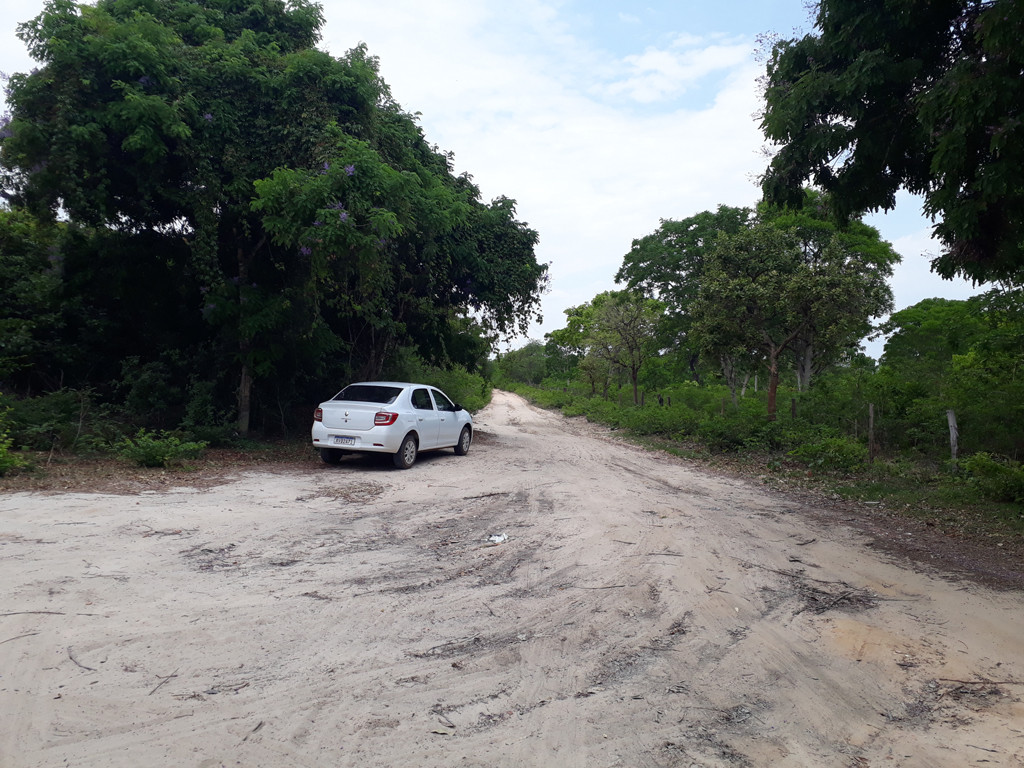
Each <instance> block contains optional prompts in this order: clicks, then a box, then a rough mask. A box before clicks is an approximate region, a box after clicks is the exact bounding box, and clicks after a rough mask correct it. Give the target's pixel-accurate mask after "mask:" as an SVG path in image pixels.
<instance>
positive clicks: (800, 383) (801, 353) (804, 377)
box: [796, 340, 814, 392]
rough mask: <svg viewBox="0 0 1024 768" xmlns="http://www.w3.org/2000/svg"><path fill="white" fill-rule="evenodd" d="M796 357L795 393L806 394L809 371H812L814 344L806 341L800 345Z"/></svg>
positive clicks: (808, 384) (808, 383)
mask: <svg viewBox="0 0 1024 768" xmlns="http://www.w3.org/2000/svg"><path fill="white" fill-rule="evenodd" d="M796 357H797V364H796V391H797V392H807V391H809V390H810V388H811V371H812V370H813V369H814V342H813V341H812V340H808V341H807V342H805V343H804V344H801V345H800V349H799V350H798V352H797V356H796Z"/></svg>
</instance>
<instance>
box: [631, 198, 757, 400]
mask: <svg viewBox="0 0 1024 768" xmlns="http://www.w3.org/2000/svg"><path fill="white" fill-rule="evenodd" d="M753 214H754V212H753V210H751V209H750V208H734V207H731V206H727V205H720V206H718V208H717V209H716V210H715V211H713V212H712V211H703V212H701V213H698V214H696V215H695V216H689V217H687V218H685V219H679V220H674V219H662V221H661V224H660V226H659V227H658V229H656V230H655V231H654V232H652V233H651V234H649V235H646V236H644V237H641V238H638V239H636V240H634V241H633V245H632V247H631V248H630V250H629V253H627V254H626V256H625V257H624V258H623V261H622V266H621V267H620V268H619V271H618V272H617V273H616V275H615V280H616V282H625V283H626V286H627V288H628V289H629V290H634V291H642V292H643V293H644V294H645V295H647V296H648V297H650V298H655V299H658V300H660V301H662V302H664V304H665V322H664V324H663V328H664V331H665V333H666V335H667V336H668V337H669V339H670V341H671V346H673V347H675V348H676V349H677V350H679V351H680V352H681V353H682V354H683V355H684V356H685V358H686V360H687V363H688V365H689V368H690V372H691V374H692V375H693V377H694V378H695V379H696V380H698V381H699V380H700V375H699V372H698V368H697V362H698V357H699V355H698V345H697V344H696V343H695V342H694V341H693V339H692V338H691V337H690V326H691V318H690V305H691V304H692V303H693V302H694V300H695V299H696V298H697V294H698V292H699V290H700V285H701V280H702V278H703V275H704V267H705V263H706V261H707V257H708V254H709V253H710V251H711V248H712V246H713V245H714V243H715V239H716V238H717V237H718V235H719V233H722V232H724V233H726V234H736V233H737V232H739V231H741V230H742V229H744V228H745V227H747V226H748V225H749V224H750V222H751V219H752V217H753Z"/></svg>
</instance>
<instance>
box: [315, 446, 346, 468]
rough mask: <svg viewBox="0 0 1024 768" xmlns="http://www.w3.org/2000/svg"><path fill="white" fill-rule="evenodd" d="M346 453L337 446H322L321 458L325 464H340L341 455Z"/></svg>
mask: <svg viewBox="0 0 1024 768" xmlns="http://www.w3.org/2000/svg"><path fill="white" fill-rule="evenodd" d="M344 455H345V452H344V451H339V450H338V449H337V448H321V449H320V458H321V459H322V460H323V462H324V464H340V463H341V457H342V456H344Z"/></svg>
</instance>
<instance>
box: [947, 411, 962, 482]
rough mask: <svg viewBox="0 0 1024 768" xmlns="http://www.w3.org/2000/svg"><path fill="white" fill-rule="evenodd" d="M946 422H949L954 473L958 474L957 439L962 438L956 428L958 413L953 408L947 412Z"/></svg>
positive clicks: (950, 454) (950, 453)
mask: <svg viewBox="0 0 1024 768" xmlns="http://www.w3.org/2000/svg"><path fill="white" fill-rule="evenodd" d="M946 421H948V422H949V457H950V461H951V462H952V464H953V471H954V472H956V453H957V438H959V437H960V432H959V431H958V430H957V428H956V412H955V411H954V410H953V409H952V408H950V409H949V410H948V411H946Z"/></svg>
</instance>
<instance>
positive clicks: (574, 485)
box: [0, 393, 1024, 768]
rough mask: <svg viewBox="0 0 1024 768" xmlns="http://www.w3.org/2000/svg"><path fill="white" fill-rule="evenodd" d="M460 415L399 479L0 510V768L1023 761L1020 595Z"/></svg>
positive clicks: (738, 500)
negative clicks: (451, 443)
mask: <svg viewBox="0 0 1024 768" xmlns="http://www.w3.org/2000/svg"><path fill="white" fill-rule="evenodd" d="M476 421H477V425H478V430H479V431H478V439H477V441H476V442H475V444H474V446H473V448H472V450H471V451H470V453H469V455H468V456H466V457H464V458H460V457H456V456H454V455H452V453H451V452H450V451H445V452H444V453H441V454H435V455H424V456H421V457H420V461H419V462H418V463H417V465H416V466H415V467H413V468H412V469H411V470H409V471H406V472H402V471H396V470H392V469H391V468H390V462H388V463H382V462H379V461H377V462H375V461H369V460H363V459H352V460H346V461H345V462H343V463H342V465H341V466H339V467H327V466H317V467H316V468H315V469H311V470H310V471H308V472H300V471H292V472H284V473H267V472H252V473H246V474H242V475H240V476H238V477H236V478H233V479H231V480H230V481H228V482H225V483H224V484H221V485H217V486H214V487H212V488H205V489H193V488H175V489H171V490H168V491H166V492H146V493H142V494H137V495H130V496H125V495H110V494H85V493H75V494H64V495H45V494H28V493H14V494H5V495H3V496H0V584H2V585H3V587H2V593H0V595H2V597H0V599H2V602H0V713H2V715H0V765H2V766H4V767H5V768H28V767H29V766H33V767H34V766H47V767H49V766H65V765H67V766H72V765H73V766H118V767H119V768H120V767H122V766H124V767H125V768H127V767H129V766H131V767H132V768H135V767H137V766H199V767H203V768H206V767H212V766H247V767H248V768H252V767H253V766H265V767H268V768H269V767H275V768H276V767H278V766H282V767H283V766H331V767H334V766H360V767H361V768H362V767H372V766H381V767H383V766H481V767H482V766H580V767H581V768H582V767H584V766H586V767H588V768H590V767H593V766H629V767H633V766H684V767H687V768H688V767H689V766H701V767H707V766H773V767H774V766H844V767H847V766H848V767H850V768H856V767H866V766H921V767H922V768H924V767H925V766H927V767H929V768H934V767H936V766H951V767H952V766H956V767H957V768H959V766H968V765H976V764H978V765H980V764H984V765H986V766H1021V765H1024V704H1022V703H1021V697H1022V696H1024V640H1022V638H1024V598H1022V595H1021V594H1020V593H1017V592H1011V593H996V592H991V591H988V590H987V589H984V588H981V587H977V586H974V585H969V584H965V583H960V582H956V581H947V580H944V579H942V578H939V577H937V576H934V575H926V574H922V573H919V572H916V571H915V570H912V569H909V568H907V567H905V566H903V565H901V564H899V563H896V562H892V561H889V560H887V559H886V558H885V556H883V555H880V554H877V553H875V552H874V551H873V550H872V549H871V548H869V547H867V546H865V541H864V539H863V537H861V536H859V535H858V534H855V533H853V532H851V531H848V530H846V529H844V528H842V527H837V526H830V527H829V528H828V529H826V528H824V527H820V525H819V527H815V525H818V524H814V523H811V522H809V521H810V519H811V518H808V517H806V516H805V515H804V514H803V512H802V511H801V510H800V509H799V508H798V507H797V506H796V505H795V504H794V502H793V501H791V500H787V499H786V498H784V497H781V496H777V495H768V494H766V493H764V492H763V491H762V490H760V489H759V488H758V487H756V486H755V485H754V484H752V483H747V482H743V481H739V480H728V479H721V478H718V477H713V476H709V475H705V474H701V473H700V472H697V471H695V470H693V469H690V468H688V467H686V466H685V465H684V464H683V463H681V462H679V461H677V460H675V459H673V458H670V457H664V456H660V455H655V454H650V453H645V452H643V451H641V450H639V449H637V448H633V447H630V446H627V445H624V444H621V443H619V442H617V441H615V440H614V439H613V438H612V436H610V435H608V434H606V433H603V432H602V431H601V430H600V429H599V428H595V427H593V426H591V425H587V424H585V423H582V422H580V421H578V420H575V421H570V420H565V419H563V418H560V417H558V416H556V415H552V414H549V413H546V412H543V411H540V410H537V409H534V408H532V407H530V406H528V405H527V404H525V402H524V401H522V400H520V399H519V398H517V397H515V396H513V395H507V394H502V393H496V395H495V398H494V402H493V403H492V405H491V406H489V407H488V408H487V409H486V410H485V411H484V412H483V413H481V414H479V415H478V417H477V420H476ZM492 535H494V536H499V537H500V536H504V537H507V540H505V541H503V542H502V543H491V542H489V541H488V537H490V536H492Z"/></svg>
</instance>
